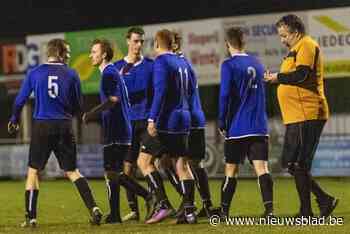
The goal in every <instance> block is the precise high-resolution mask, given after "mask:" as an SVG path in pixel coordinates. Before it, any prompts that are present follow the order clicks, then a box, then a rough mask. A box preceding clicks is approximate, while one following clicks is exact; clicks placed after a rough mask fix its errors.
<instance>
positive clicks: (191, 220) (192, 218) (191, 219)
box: [175, 212, 197, 224]
mask: <svg viewBox="0 0 350 234" xmlns="http://www.w3.org/2000/svg"><path fill="white" fill-rule="evenodd" d="M175 223H176V224H196V223H197V217H196V214H195V213H194V212H193V213H190V214H187V215H185V214H183V215H181V216H179V217H177V219H176V222H175Z"/></svg>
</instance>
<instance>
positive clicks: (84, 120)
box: [82, 112, 91, 124]
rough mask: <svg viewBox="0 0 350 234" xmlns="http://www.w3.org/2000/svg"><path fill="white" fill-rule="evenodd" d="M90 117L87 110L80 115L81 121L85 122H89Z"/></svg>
mask: <svg viewBox="0 0 350 234" xmlns="http://www.w3.org/2000/svg"><path fill="white" fill-rule="evenodd" d="M90 118H91V117H90V115H89V113H88V112H87V113H84V114H83V117H82V120H83V123H85V124H87V123H88V122H89V120H90Z"/></svg>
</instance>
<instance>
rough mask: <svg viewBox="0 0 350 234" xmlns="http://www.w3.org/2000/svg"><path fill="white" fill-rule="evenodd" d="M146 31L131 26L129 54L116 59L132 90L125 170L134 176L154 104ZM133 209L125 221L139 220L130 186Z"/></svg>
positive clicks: (128, 195) (131, 206)
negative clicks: (145, 51)
mask: <svg viewBox="0 0 350 234" xmlns="http://www.w3.org/2000/svg"><path fill="white" fill-rule="evenodd" d="M144 35H145V32H144V30H143V29H142V28H140V27H131V28H130V29H129V30H128V32H127V34H126V43H127V46H128V54H127V55H126V56H125V57H124V58H123V59H120V60H118V61H116V62H115V63H114V65H115V67H116V68H117V69H118V71H119V74H120V76H121V78H122V79H123V80H124V82H125V85H126V87H127V90H128V97H129V103H130V109H129V118H130V121H131V128H132V136H131V148H130V151H129V153H128V155H127V156H126V157H125V159H124V173H125V174H126V175H128V176H131V177H134V173H135V171H136V170H135V169H136V167H135V166H136V161H137V158H138V156H139V153H140V146H141V141H143V139H144V137H145V134H146V131H147V119H148V115H149V110H150V108H151V104H152V96H153V88H152V87H153V86H152V76H153V60H152V59H150V58H147V57H144V56H143V55H142V46H143V42H144ZM126 195H127V199H128V203H129V207H130V209H131V212H130V213H129V214H127V215H126V216H124V217H123V221H127V220H139V217H140V215H139V209H138V202H137V198H136V196H135V194H134V193H133V192H132V191H131V190H126Z"/></svg>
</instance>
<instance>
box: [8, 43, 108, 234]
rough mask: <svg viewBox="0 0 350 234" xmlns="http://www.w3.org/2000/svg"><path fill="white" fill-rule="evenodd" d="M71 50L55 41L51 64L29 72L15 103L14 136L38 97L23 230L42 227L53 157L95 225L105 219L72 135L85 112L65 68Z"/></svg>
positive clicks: (73, 76)
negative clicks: (42, 198) (42, 182)
mask: <svg viewBox="0 0 350 234" xmlns="http://www.w3.org/2000/svg"><path fill="white" fill-rule="evenodd" d="M69 53H70V48H69V45H68V44H67V42H66V41H64V40H62V39H52V40H50V41H49V42H48V44H47V57H48V59H47V63H44V64H41V65H39V66H38V67H36V68H33V69H32V70H30V71H29V72H28V74H27V76H26V78H25V79H24V81H23V83H22V86H21V90H20V92H19V94H18V95H17V97H16V100H15V103H14V108H13V114H12V116H11V119H10V122H9V124H8V131H9V132H10V133H12V132H14V131H16V130H18V129H19V118H20V114H21V111H22V108H23V106H24V104H25V103H26V101H27V100H28V98H29V96H30V94H31V93H32V92H34V97H35V98H34V99H35V109H34V113H33V119H34V121H33V128H32V136H31V141H30V147H29V162H28V172H27V180H26V186H25V189H26V191H25V210H26V214H25V218H26V220H25V222H24V223H23V224H22V226H23V227H35V226H36V225H37V220H36V218H37V201H38V196H39V176H38V174H39V172H40V171H42V170H43V169H44V168H45V165H46V163H47V161H48V159H49V157H50V155H51V152H52V151H53V152H54V153H55V156H56V158H57V160H58V163H59V165H60V168H61V169H63V170H64V171H65V175H66V176H67V177H68V178H69V180H70V181H72V182H73V183H74V184H75V186H76V187H77V189H78V191H79V194H80V196H81V198H82V200H83V201H84V203H85V206H86V207H87V208H88V209H89V211H90V214H91V216H92V219H91V222H92V223H93V224H97V225H99V224H100V221H101V218H102V213H101V210H100V209H99V208H98V206H97V205H96V202H95V199H94V197H93V194H92V192H91V190H90V187H89V185H88V182H87V180H86V179H85V178H84V177H83V176H82V175H81V174H80V173H79V170H78V169H77V149H76V142H75V137H74V134H73V130H72V118H73V116H74V115H77V114H80V113H81V110H82V96H81V86H80V79H79V76H78V74H77V73H76V71H74V70H73V69H71V68H69V67H68V66H67V65H66V63H67V61H68V58H69V57H70V56H69Z"/></svg>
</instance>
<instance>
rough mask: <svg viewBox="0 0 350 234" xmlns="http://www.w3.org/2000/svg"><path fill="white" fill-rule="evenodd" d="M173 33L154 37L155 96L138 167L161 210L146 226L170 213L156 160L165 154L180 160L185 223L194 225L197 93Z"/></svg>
mask: <svg viewBox="0 0 350 234" xmlns="http://www.w3.org/2000/svg"><path fill="white" fill-rule="evenodd" d="M172 43H173V34H172V32H170V31H169V30H167V29H163V30H160V31H158V32H157V33H156V35H155V40H154V49H155V51H156V54H157V57H156V59H155V61H154V67H153V74H154V75H153V88H154V96H153V101H152V107H151V110H150V114H149V118H148V127H147V138H146V139H145V141H143V142H142V146H141V154H140V155H139V158H138V161H137V162H138V166H139V168H140V169H141V171H142V173H143V175H144V176H145V178H146V180H147V181H148V182H149V184H150V185H151V186H152V187H153V190H154V191H155V194H156V196H157V200H158V201H160V207H159V210H158V211H157V212H155V213H154V215H153V216H152V218H151V219H149V220H148V221H146V223H156V222H159V221H161V220H163V219H164V218H166V217H168V216H169V215H170V213H171V209H170V208H169V207H170V203H169V200H168V198H167V196H166V193H165V189H164V185H163V181H162V178H161V176H160V174H159V172H158V171H157V170H156V168H155V167H154V165H153V163H152V161H153V160H154V157H160V156H162V155H163V154H164V153H166V154H169V155H170V156H173V157H176V158H177V164H176V169H177V172H178V175H179V179H180V181H181V185H182V190H183V198H184V210H185V220H186V222H187V223H195V222H196V215H195V213H194V204H193V202H194V179H193V177H192V175H191V173H190V171H189V169H188V163H187V158H186V156H187V153H188V135H189V131H190V125H191V113H190V109H189V108H190V96H191V95H192V94H193V93H194V92H195V87H193V86H192V83H191V82H190V78H189V75H190V74H189V67H188V64H187V63H185V61H184V60H183V59H181V58H180V57H179V56H178V55H176V54H174V53H173V52H172Z"/></svg>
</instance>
